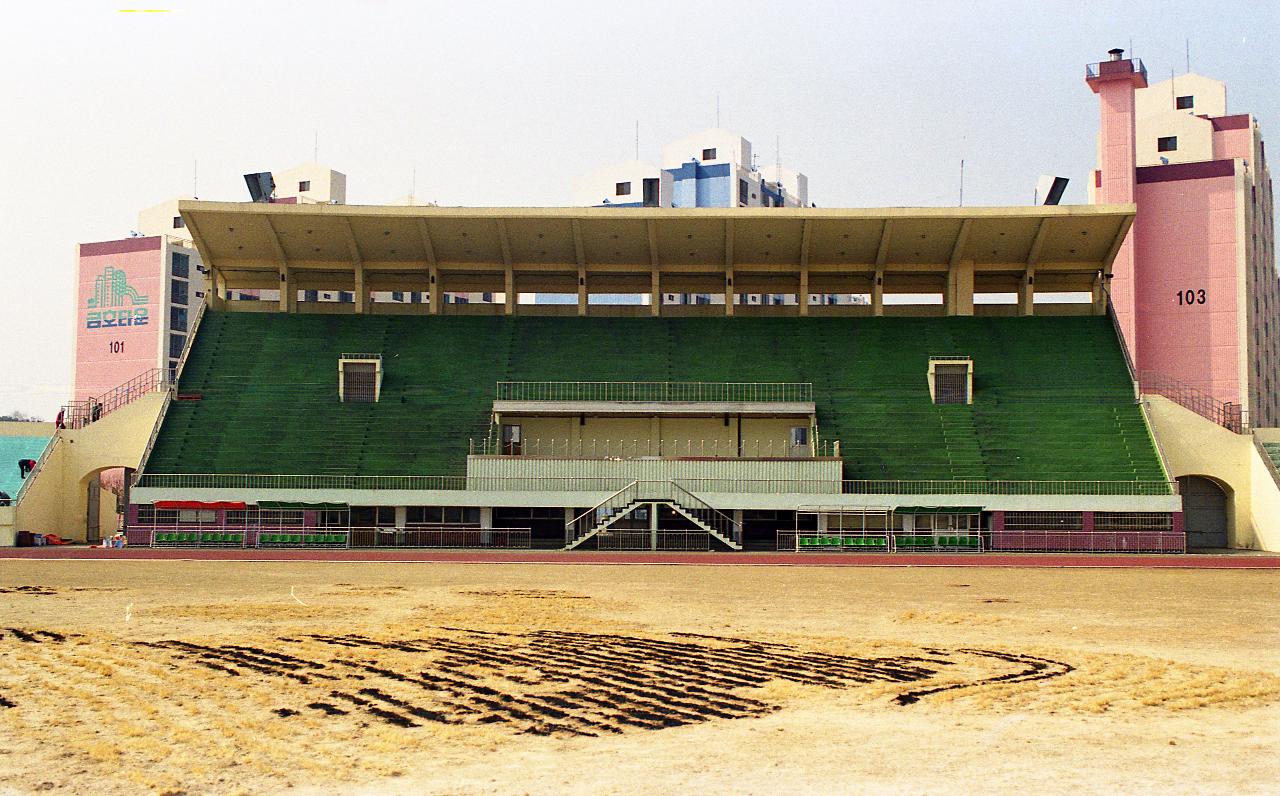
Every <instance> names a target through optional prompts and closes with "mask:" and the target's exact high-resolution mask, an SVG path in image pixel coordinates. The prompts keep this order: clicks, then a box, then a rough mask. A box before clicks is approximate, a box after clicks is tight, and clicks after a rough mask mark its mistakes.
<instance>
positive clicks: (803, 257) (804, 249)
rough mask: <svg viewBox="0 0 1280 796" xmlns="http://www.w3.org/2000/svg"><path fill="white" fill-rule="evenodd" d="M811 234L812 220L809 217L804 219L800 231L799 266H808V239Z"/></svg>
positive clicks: (802, 267)
mask: <svg viewBox="0 0 1280 796" xmlns="http://www.w3.org/2000/svg"><path fill="white" fill-rule="evenodd" d="M812 234H813V222H811V221H810V220H809V219H807V218H806V219H805V220H804V226H803V227H802V228H801V232H800V268H801V269H804V268H808V267H809V239H810V237H811V236H812Z"/></svg>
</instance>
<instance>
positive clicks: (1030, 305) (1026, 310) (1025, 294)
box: [1018, 271, 1036, 315]
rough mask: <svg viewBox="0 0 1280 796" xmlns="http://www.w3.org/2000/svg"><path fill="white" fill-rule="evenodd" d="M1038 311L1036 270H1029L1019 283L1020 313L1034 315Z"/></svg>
mask: <svg viewBox="0 0 1280 796" xmlns="http://www.w3.org/2000/svg"><path fill="white" fill-rule="evenodd" d="M1035 311H1036V272H1035V271H1027V273H1026V275H1024V276H1023V277H1022V282H1021V283H1019V285H1018V314H1019V315H1034V314H1035Z"/></svg>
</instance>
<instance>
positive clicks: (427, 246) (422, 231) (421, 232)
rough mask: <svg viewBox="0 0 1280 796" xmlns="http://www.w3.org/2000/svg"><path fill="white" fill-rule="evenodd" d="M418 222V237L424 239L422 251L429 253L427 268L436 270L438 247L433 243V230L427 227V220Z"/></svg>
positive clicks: (422, 219) (419, 219)
mask: <svg viewBox="0 0 1280 796" xmlns="http://www.w3.org/2000/svg"><path fill="white" fill-rule="evenodd" d="M416 220H417V222H418V225H417V226H418V237H419V238H421V239H422V250H423V251H425V252H426V253H427V267H428V268H434V267H435V266H436V247H435V245H434V244H432V243H431V229H430V228H429V227H428V226H427V220H426V219H425V218H418V219H416Z"/></svg>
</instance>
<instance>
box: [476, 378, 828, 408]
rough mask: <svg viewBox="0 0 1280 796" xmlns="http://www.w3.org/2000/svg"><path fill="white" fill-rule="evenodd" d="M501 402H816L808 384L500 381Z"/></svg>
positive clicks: (499, 396) (499, 395) (496, 395)
mask: <svg viewBox="0 0 1280 796" xmlns="http://www.w3.org/2000/svg"><path fill="white" fill-rule="evenodd" d="M494 397H495V400H498V401H619V402H646V403H647V402H661V401H681V402H698V401H733V402H753V403H783V402H785V403H800V402H803V403H813V385H812V384H810V383H808V382H710V381H500V382H498V385H497V391H496V394H495V396H494Z"/></svg>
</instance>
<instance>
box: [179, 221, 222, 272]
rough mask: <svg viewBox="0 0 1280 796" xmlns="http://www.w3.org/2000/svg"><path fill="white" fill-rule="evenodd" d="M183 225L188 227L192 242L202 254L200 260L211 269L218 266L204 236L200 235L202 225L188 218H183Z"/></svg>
mask: <svg viewBox="0 0 1280 796" xmlns="http://www.w3.org/2000/svg"><path fill="white" fill-rule="evenodd" d="M182 220H183V223H184V224H186V225H187V230H188V231H189V232H190V233H191V242H192V243H194V244H195V245H196V251H198V252H200V260H201V262H203V263H204V264H205V265H207V266H209V267H210V268H216V267H217V266H216V265H215V264H214V262H213V252H212V251H210V249H209V247H208V246H207V245H205V242H204V236H203V235H201V234H200V225H199V224H197V223H196V222H195V220H194V219H191V218H188V217H186V216H183V217H182Z"/></svg>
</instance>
